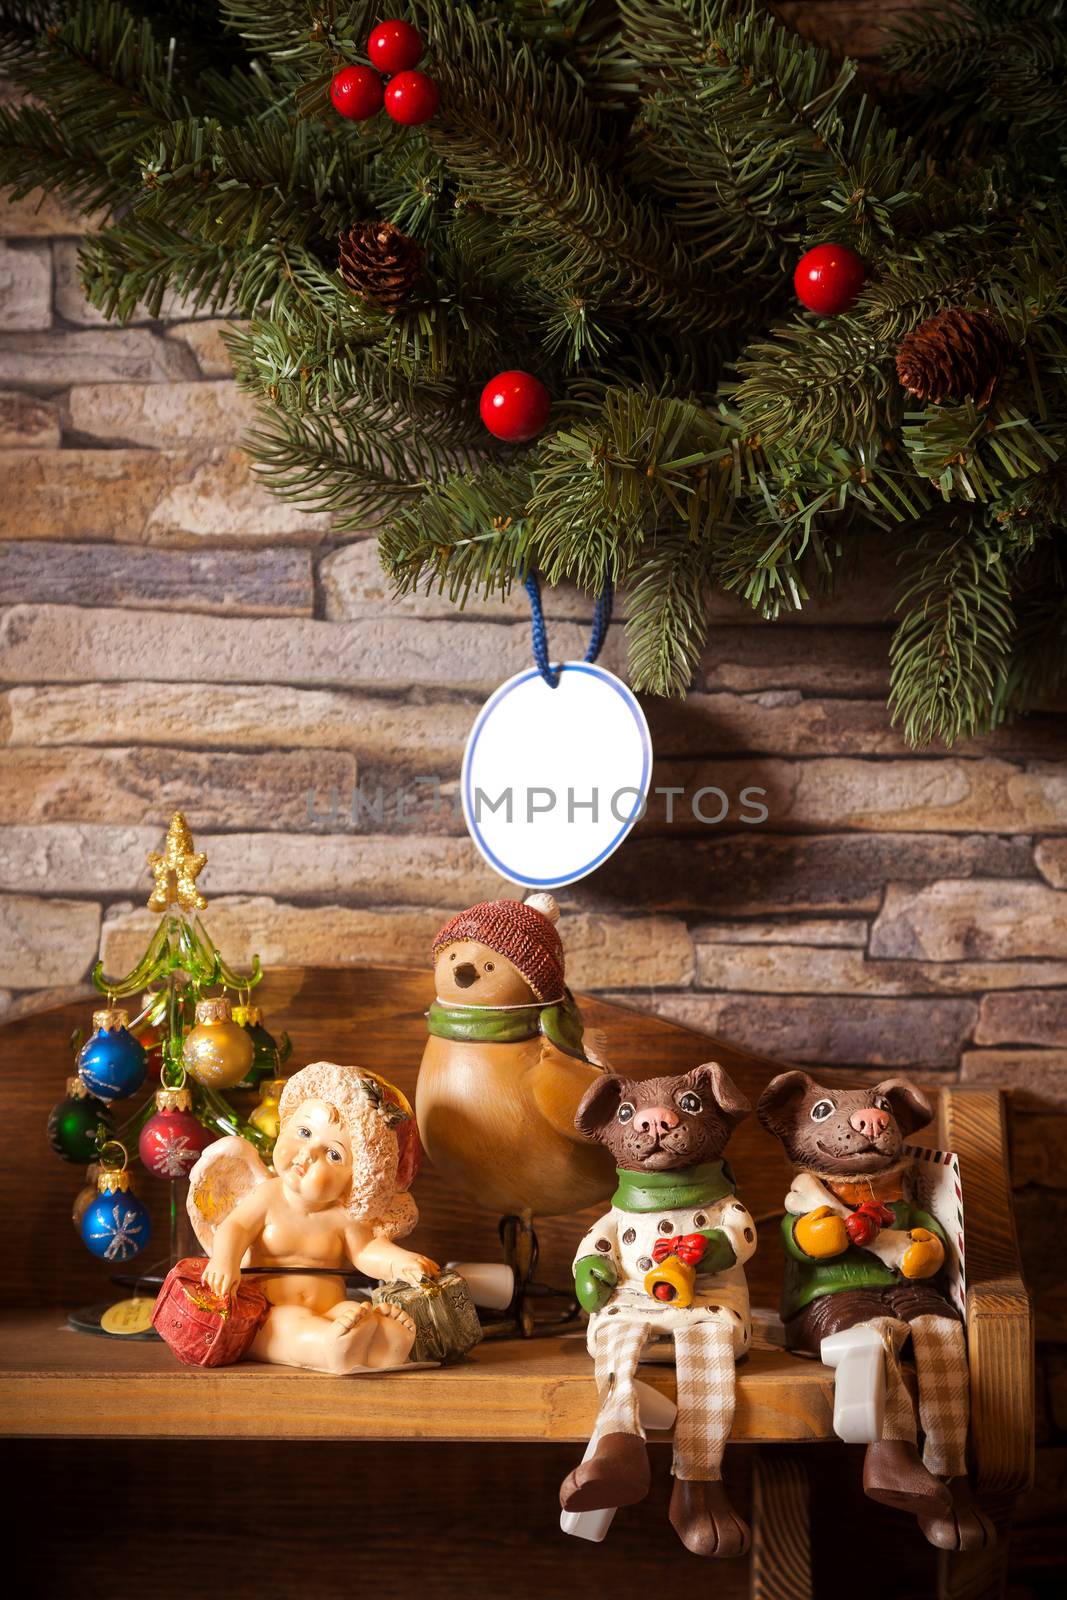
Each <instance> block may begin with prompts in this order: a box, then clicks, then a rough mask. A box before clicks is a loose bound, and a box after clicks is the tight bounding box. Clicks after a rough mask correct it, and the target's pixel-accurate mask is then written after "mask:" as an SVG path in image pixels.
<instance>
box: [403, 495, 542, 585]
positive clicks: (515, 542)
mask: <svg viewBox="0 0 1067 1600" xmlns="http://www.w3.org/2000/svg"><path fill="white" fill-rule="evenodd" d="M529 494H530V475H529V471H528V469H527V468H526V467H524V466H523V465H521V464H516V465H512V466H496V465H489V466H484V467H482V468H480V469H479V470H477V471H474V472H465V473H463V474H462V475H456V476H449V477H445V478H444V479H443V481H441V482H439V483H436V484H432V485H430V486H429V487H428V488H427V489H426V490H425V491H424V492H423V493H422V494H421V495H420V496H419V497H418V498H417V499H415V500H413V501H411V502H410V503H409V504H408V505H406V506H404V507H403V508H402V509H401V510H400V511H398V512H397V513H396V514H395V515H394V516H393V518H392V519H391V521H390V522H388V523H387V524H386V526H385V527H384V528H383V529H382V531H381V536H380V547H381V555H382V565H383V567H384V568H385V569H386V571H387V572H389V573H390V574H391V575H392V577H393V579H394V581H395V583H396V586H397V592H398V593H400V594H414V593H415V592H416V590H418V589H419V588H422V589H424V590H425V591H426V592H430V591H432V590H437V591H438V592H439V593H442V594H447V595H448V596H449V598H450V599H451V600H453V601H454V602H456V603H457V604H459V605H465V604H466V602H467V599H468V598H469V596H470V594H471V593H472V591H473V592H475V593H477V594H479V595H481V596H483V597H484V598H486V599H490V598H492V597H493V596H494V595H497V596H506V595H507V594H508V593H509V591H510V589H511V585H512V583H513V582H514V580H515V578H516V577H518V576H520V575H521V573H522V571H523V570H524V568H525V567H526V566H527V565H528V564H530V559H531V558H530V555H529V548H528V542H527V541H528V533H529V523H528V519H527V517H526V516H525V514H524V512H523V510H522V507H523V506H524V505H525V503H526V501H527V499H528V498H529Z"/></svg>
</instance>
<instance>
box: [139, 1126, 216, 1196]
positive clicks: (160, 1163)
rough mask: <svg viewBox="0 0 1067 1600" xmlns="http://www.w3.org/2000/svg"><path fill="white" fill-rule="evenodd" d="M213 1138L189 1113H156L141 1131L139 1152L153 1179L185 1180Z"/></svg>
mask: <svg viewBox="0 0 1067 1600" xmlns="http://www.w3.org/2000/svg"><path fill="white" fill-rule="evenodd" d="M212 1139H213V1135H212V1134H210V1133H209V1132H208V1130H207V1129H206V1128H205V1127H204V1126H203V1124H202V1123H199V1122H198V1121H197V1120H196V1118H195V1117H194V1116H193V1113H192V1112H191V1111H166V1110H162V1111H156V1112H153V1114H152V1116H150V1117H149V1119H148V1121H147V1122H146V1123H145V1125H144V1127H143V1128H142V1129H141V1137H140V1139H139V1141H138V1144H137V1149H138V1153H139V1154H140V1157H141V1160H142V1161H143V1162H144V1165H145V1170H146V1172H151V1173H152V1174H153V1176H154V1177H157V1178H167V1179H169V1180H170V1181H171V1182H174V1181H175V1179H177V1178H187V1177H188V1176H189V1172H190V1170H191V1168H192V1167H193V1166H194V1165H195V1164H196V1162H197V1161H198V1160H199V1159H200V1156H201V1155H202V1154H203V1152H204V1151H205V1150H206V1149H207V1147H208V1145H209V1144H211V1142H212Z"/></svg>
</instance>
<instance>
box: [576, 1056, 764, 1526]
mask: <svg viewBox="0 0 1067 1600" xmlns="http://www.w3.org/2000/svg"><path fill="white" fill-rule="evenodd" d="M748 1112H749V1105H748V1101H747V1100H745V1098H744V1096H743V1095H741V1094H740V1093H739V1091H738V1090H737V1088H736V1087H735V1085H734V1084H733V1083H732V1082H731V1081H730V1079H729V1078H728V1077H727V1075H726V1073H725V1072H724V1071H723V1069H722V1067H720V1066H719V1064H718V1063H717V1062H714V1061H709V1062H707V1063H706V1064H705V1065H704V1066H701V1067H696V1068H695V1069H694V1070H693V1071H692V1072H688V1073H686V1074H684V1075H683V1076H681V1077H674V1078H649V1079H645V1080H644V1081H643V1082H640V1081H636V1080H634V1079H630V1078H622V1077H619V1076H617V1075H615V1074H614V1073H609V1074H606V1075H605V1076H604V1077H602V1078H600V1079H599V1080H598V1081H597V1082H596V1083H594V1084H593V1085H592V1086H591V1087H590V1088H589V1089H588V1090H587V1091H586V1093H585V1095H584V1096H583V1098H582V1102H581V1104H580V1106H579V1107H578V1112H577V1115H576V1117H575V1126H576V1127H577V1128H578V1131H579V1132H580V1133H582V1134H583V1135H584V1136H585V1137H586V1138H587V1139H591V1140H595V1141H596V1142H598V1143H600V1144H602V1145H604V1146H606V1148H607V1149H608V1150H609V1151H610V1152H611V1154H612V1156H613V1157H614V1160H615V1164H616V1169H617V1175H618V1187H617V1188H616V1190H615V1194H614V1196H613V1197H612V1204H611V1210H610V1211H609V1212H608V1213H607V1214H606V1215H605V1216H603V1217H601V1218H600V1220H599V1221H598V1222H597V1223H596V1224H595V1226H594V1227H592V1228H591V1229H590V1230H589V1232H588V1233H587V1234H586V1236H585V1238H584V1239H583V1240H582V1242H581V1244H580V1245H579V1247H578V1253H577V1255H576V1257H575V1261H574V1281H575V1290H576V1293H577V1295H578V1299H579V1301H580V1302H581V1304H582V1306H583V1307H584V1308H585V1309H586V1310H587V1311H588V1312H590V1320H589V1352H590V1354H591V1355H592V1356H593V1358H594V1361H595V1364H596V1383H597V1389H598V1390H599V1392H600V1396H601V1406H600V1415H599V1417H598V1419H597V1432H598V1434H599V1443H598V1445H597V1449H596V1453H595V1454H594V1455H593V1456H592V1457H591V1459H590V1460H588V1461H585V1462H583V1463H582V1464H581V1466H579V1467H576V1468H575V1470H574V1471H573V1472H572V1473H571V1474H570V1476H569V1477H568V1478H567V1480H566V1481H565V1483H564V1484H563V1487H562V1489H561V1491H560V1501H561V1504H562V1505H563V1508H564V1510H565V1511H592V1510H595V1509H599V1508H601V1507H606V1506H622V1505H632V1504H633V1503H634V1502H635V1501H637V1500H641V1499H643V1498H644V1496H645V1495H646V1494H647V1493H648V1489H649V1465H648V1452H647V1450H646V1447H645V1436H644V1432H643V1430H642V1427H641V1422H640V1418H639V1416H638V1406H637V1398H636V1395H635V1392H634V1376H635V1374H636V1371H637V1365H638V1362H639V1361H640V1359H641V1352H642V1350H643V1348H644V1345H645V1343H646V1341H647V1340H648V1339H649V1338H650V1337H653V1336H655V1335H656V1334H661V1333H664V1334H665V1333H669V1334H672V1335H673V1337H674V1351H675V1361H676V1365H677V1372H678V1416H677V1419H676V1422H675V1429H674V1463H673V1472H674V1479H675V1481H674V1489H673V1492H672V1494H671V1510H670V1518H671V1522H672V1524H673V1525H674V1528H675V1530H676V1532H677V1533H678V1535H679V1537H680V1538H681V1540H682V1543H683V1544H684V1545H685V1546H686V1548H687V1549H689V1550H691V1551H693V1553H694V1554H695V1555H715V1556H734V1555H741V1554H743V1553H744V1551H745V1550H747V1548H748V1542H749V1532H748V1528H747V1527H746V1526H745V1524H744V1522H742V1520H741V1518H740V1517H739V1516H738V1515H737V1514H736V1512H735V1511H734V1510H733V1508H732V1506H731V1505H730V1502H729V1500H728V1499H727V1497H726V1491H725V1489H724V1488H723V1485H722V1480H721V1463H722V1454H723V1448H724V1446H725V1443H726V1439H727V1436H728V1434H729V1432H730V1427H731V1424H732V1422H733V1414H734V1366H735V1363H736V1361H737V1359H738V1358H739V1357H740V1356H742V1355H744V1354H745V1352H746V1351H747V1350H748V1347H749V1342H750V1339H751V1326H750V1321H749V1307H748V1287H747V1284H746V1282H745V1274H744V1263H745V1262H746V1261H747V1260H748V1258H749V1257H750V1256H751V1255H752V1253H753V1251H754V1250H755V1248H756V1230H755V1226H754V1224H753V1222H752V1218H751V1217H750V1216H749V1214H748V1212H747V1211H746V1210H745V1208H744V1206H743V1205H742V1204H741V1203H740V1201H739V1200H737V1199H736V1198H735V1196H734V1185H733V1177H732V1175H731V1173H730V1170H729V1168H728V1167H727V1165H726V1163H725V1162H724V1161H723V1160H722V1152H723V1150H724V1149H725V1147H726V1142H727V1140H728V1139H729V1137H730V1134H731V1132H732V1131H733V1129H734V1127H735V1125H736V1124H737V1123H738V1122H740V1121H741V1120H742V1118H744V1117H746V1116H747V1115H748Z"/></svg>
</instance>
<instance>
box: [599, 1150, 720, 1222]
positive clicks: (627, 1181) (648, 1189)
mask: <svg viewBox="0 0 1067 1600" xmlns="http://www.w3.org/2000/svg"><path fill="white" fill-rule="evenodd" d="M615 1170H616V1173H617V1174H618V1178H619V1187H618V1188H617V1189H616V1190H615V1193H614V1194H613V1195H612V1197H611V1203H612V1205H613V1206H617V1207H618V1209H619V1210H620V1211H689V1210H691V1209H692V1208H693V1207H695V1206H711V1205H714V1204H715V1202H716V1200H722V1199H723V1198H724V1197H725V1196H726V1195H728V1194H733V1193H734V1175H733V1173H732V1172H731V1171H730V1166H729V1163H728V1162H726V1161H723V1160H721V1159H720V1160H718V1161H703V1162H701V1164H700V1166H699V1167H681V1168H679V1169H677V1170H675V1171H674V1172H631V1171H630V1170H629V1169H628V1168H626V1167H616V1169H615Z"/></svg>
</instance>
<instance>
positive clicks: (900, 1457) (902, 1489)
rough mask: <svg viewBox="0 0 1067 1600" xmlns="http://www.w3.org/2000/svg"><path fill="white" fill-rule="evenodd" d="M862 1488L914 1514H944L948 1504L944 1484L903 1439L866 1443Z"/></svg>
mask: <svg viewBox="0 0 1067 1600" xmlns="http://www.w3.org/2000/svg"><path fill="white" fill-rule="evenodd" d="M863 1492H864V1494H866V1495H869V1496H870V1498H871V1499H872V1500H878V1501H880V1502H881V1504H882V1505H884V1506H896V1508H897V1510H898V1511H910V1512H911V1513H912V1515H913V1516H916V1517H939V1516H944V1515H946V1513H948V1512H950V1511H951V1508H952V1496H951V1495H950V1494H949V1492H948V1490H947V1489H946V1487H945V1485H944V1484H943V1483H942V1482H941V1480H940V1478H935V1477H934V1475H933V1473H932V1472H927V1470H926V1468H925V1467H924V1466H923V1464H922V1460H921V1458H920V1456H919V1452H918V1450H917V1449H916V1447H915V1445H913V1444H911V1443H909V1441H908V1440H906V1439H882V1440H879V1441H877V1442H876V1443H874V1444H869V1445H868V1446H867V1454H866V1456H865V1457H864V1461H863Z"/></svg>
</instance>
